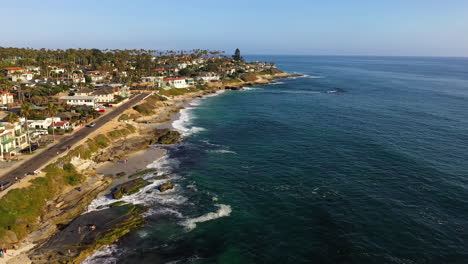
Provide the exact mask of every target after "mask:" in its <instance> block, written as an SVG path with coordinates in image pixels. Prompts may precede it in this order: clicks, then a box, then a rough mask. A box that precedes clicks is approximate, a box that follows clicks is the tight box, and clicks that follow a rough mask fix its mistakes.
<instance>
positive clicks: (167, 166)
mask: <svg viewBox="0 0 468 264" xmlns="http://www.w3.org/2000/svg"><path fill="white" fill-rule="evenodd" d="M179 165H180V161H178V160H176V159H170V158H169V157H168V156H164V157H162V158H160V159H158V160H155V161H154V162H153V163H151V164H149V165H148V166H146V168H148V169H156V172H157V174H158V175H164V174H171V173H172V172H173V171H174V169H176V168H178V167H179Z"/></svg>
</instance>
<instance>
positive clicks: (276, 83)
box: [270, 82, 285, 85]
mask: <svg viewBox="0 0 468 264" xmlns="http://www.w3.org/2000/svg"><path fill="white" fill-rule="evenodd" d="M280 84H285V82H272V83H270V85H280Z"/></svg>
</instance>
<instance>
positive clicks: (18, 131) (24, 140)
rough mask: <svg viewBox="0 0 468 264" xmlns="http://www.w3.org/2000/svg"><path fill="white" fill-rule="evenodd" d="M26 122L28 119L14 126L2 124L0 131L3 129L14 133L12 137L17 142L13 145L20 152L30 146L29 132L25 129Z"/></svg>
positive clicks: (6, 123) (21, 119)
mask: <svg viewBox="0 0 468 264" xmlns="http://www.w3.org/2000/svg"><path fill="white" fill-rule="evenodd" d="M25 121H26V119H24V118H23V117H22V118H20V119H19V120H18V121H17V122H15V123H13V124H12V123H10V122H6V121H5V122H1V123H0V130H2V129H3V130H8V131H11V132H12V136H13V139H14V141H15V142H14V143H13V144H14V146H15V147H16V148H17V149H18V150H21V149H25V148H26V147H28V146H29V144H28V135H27V131H26V129H25V127H24V122H25Z"/></svg>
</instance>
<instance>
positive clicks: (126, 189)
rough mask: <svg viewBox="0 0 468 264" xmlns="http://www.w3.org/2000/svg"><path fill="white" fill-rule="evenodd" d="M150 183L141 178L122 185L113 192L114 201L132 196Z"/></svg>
mask: <svg viewBox="0 0 468 264" xmlns="http://www.w3.org/2000/svg"><path fill="white" fill-rule="evenodd" d="M148 184H149V183H148V182H147V181H145V180H143V179H141V178H138V179H134V180H131V181H128V182H126V183H123V184H120V185H118V186H117V187H115V188H114V190H113V191H112V193H111V194H112V197H113V198H114V199H120V198H122V197H123V196H124V195H131V194H134V193H137V192H138V191H139V190H140V189H141V188H143V187H145V186H146V185H148Z"/></svg>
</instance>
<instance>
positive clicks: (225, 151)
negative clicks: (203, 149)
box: [209, 149, 237, 154]
mask: <svg viewBox="0 0 468 264" xmlns="http://www.w3.org/2000/svg"><path fill="white" fill-rule="evenodd" d="M209 152H213V153H225V154H237V153H236V152H235V151H232V150H227V149H216V150H209Z"/></svg>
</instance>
